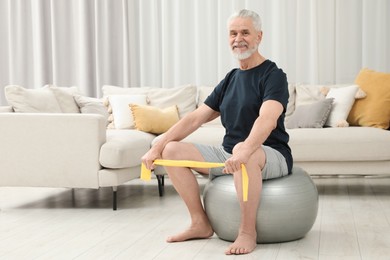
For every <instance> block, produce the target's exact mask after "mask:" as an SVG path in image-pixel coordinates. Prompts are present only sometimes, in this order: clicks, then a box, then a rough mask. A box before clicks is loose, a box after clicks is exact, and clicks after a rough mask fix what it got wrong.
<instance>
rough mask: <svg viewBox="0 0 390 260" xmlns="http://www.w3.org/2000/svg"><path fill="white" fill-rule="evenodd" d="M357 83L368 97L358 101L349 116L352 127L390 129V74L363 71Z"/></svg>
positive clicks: (357, 78)
mask: <svg viewBox="0 0 390 260" xmlns="http://www.w3.org/2000/svg"><path fill="white" fill-rule="evenodd" d="M355 83H356V84H358V85H359V86H360V88H361V89H363V91H364V92H366V94H367V97H366V98H364V99H360V100H357V101H356V102H355V103H354V105H353V106H352V109H351V112H350V113H349V116H348V119H347V120H348V122H349V123H350V124H351V125H358V126H372V127H378V128H383V129H388V128H389V123H390V73H382V72H376V71H373V70H369V69H362V70H361V71H360V73H359V75H358V76H357V77H356V80H355Z"/></svg>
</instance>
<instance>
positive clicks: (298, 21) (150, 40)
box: [0, 0, 390, 105]
mask: <svg viewBox="0 0 390 260" xmlns="http://www.w3.org/2000/svg"><path fill="white" fill-rule="evenodd" d="M241 8H248V9H253V10H255V11H257V12H258V13H259V14H260V15H261V17H262V20H263V32H264V37H263V42H262V43H261V45H260V52H261V53H262V54H263V55H264V56H266V57H267V58H269V59H271V60H273V61H275V62H276V63H277V64H278V65H279V66H280V67H281V68H283V70H284V71H285V72H286V73H287V76H288V80H289V82H291V83H313V84H328V83H350V82H353V80H354V78H355V77H356V75H357V73H358V72H359V70H360V69H361V68H363V67H367V68H370V69H374V70H378V71H382V72H390V1H389V0H273V1H267V0H246V1H245V0H0V39H1V40H0V102H1V105H5V104H6V101H5V98H4V86H5V85H8V84H18V85H21V86H24V87H26V88H38V87H41V86H43V85H45V84H48V83H52V84H55V85H58V86H77V87H78V88H79V89H80V90H81V92H82V93H84V94H85V95H88V96H96V97H100V96H101V87H102V85H104V84H111V85H117V86H122V87H130V86H131V87H139V86H155V87H173V86H178V85H182V84H188V83H192V84H196V85H209V86H213V85H215V84H217V83H218V82H219V80H220V79H221V78H222V77H224V75H225V74H226V73H227V72H228V71H229V70H230V69H232V68H233V67H235V66H237V63H236V61H235V60H234V59H233V58H232V57H231V55H230V50H229V48H228V42H227V27H226V20H227V18H228V17H229V15H230V14H231V13H232V12H233V11H235V10H237V9H241Z"/></svg>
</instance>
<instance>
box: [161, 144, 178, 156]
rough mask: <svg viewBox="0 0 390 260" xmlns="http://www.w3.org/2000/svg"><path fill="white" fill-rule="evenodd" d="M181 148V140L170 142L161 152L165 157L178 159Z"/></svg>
mask: <svg viewBox="0 0 390 260" xmlns="http://www.w3.org/2000/svg"><path fill="white" fill-rule="evenodd" d="M179 150H180V148H179V142H169V143H167V144H166V145H165V147H164V150H163V151H162V153H161V156H162V158H163V159H170V160H174V159H177V158H176V157H177V154H178V151H179Z"/></svg>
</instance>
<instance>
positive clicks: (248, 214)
mask: <svg viewBox="0 0 390 260" xmlns="http://www.w3.org/2000/svg"><path fill="white" fill-rule="evenodd" d="M264 164H265V153H264V151H263V149H262V148H260V149H258V150H257V151H256V152H255V153H253V154H252V156H251V158H250V159H249V160H248V163H247V164H246V165H245V166H246V169H247V172H248V178H249V187H248V200H247V201H246V202H244V201H243V198H242V174H241V171H239V172H236V173H234V183H235V187H236V190H237V196H238V199H239V202H240V209H241V224H240V229H239V233H238V236H237V238H236V240H235V241H234V243H233V244H232V245H230V246H229V248H228V249H227V250H226V251H225V253H226V254H228V255H230V254H247V253H250V252H252V251H253V250H254V249H255V248H256V244H257V243H256V238H257V233H256V217H257V210H258V207H259V203H260V196H261V190H262V183H263V181H262V172H261V169H262V167H264Z"/></svg>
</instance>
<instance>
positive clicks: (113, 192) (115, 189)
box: [112, 186, 118, 210]
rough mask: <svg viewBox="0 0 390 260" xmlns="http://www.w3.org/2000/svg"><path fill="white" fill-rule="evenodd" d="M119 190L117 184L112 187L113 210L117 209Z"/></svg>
mask: <svg viewBox="0 0 390 260" xmlns="http://www.w3.org/2000/svg"><path fill="white" fill-rule="evenodd" d="M117 190H118V187H117V186H113V187H112V210H116V209H117V198H116V193H117Z"/></svg>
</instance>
